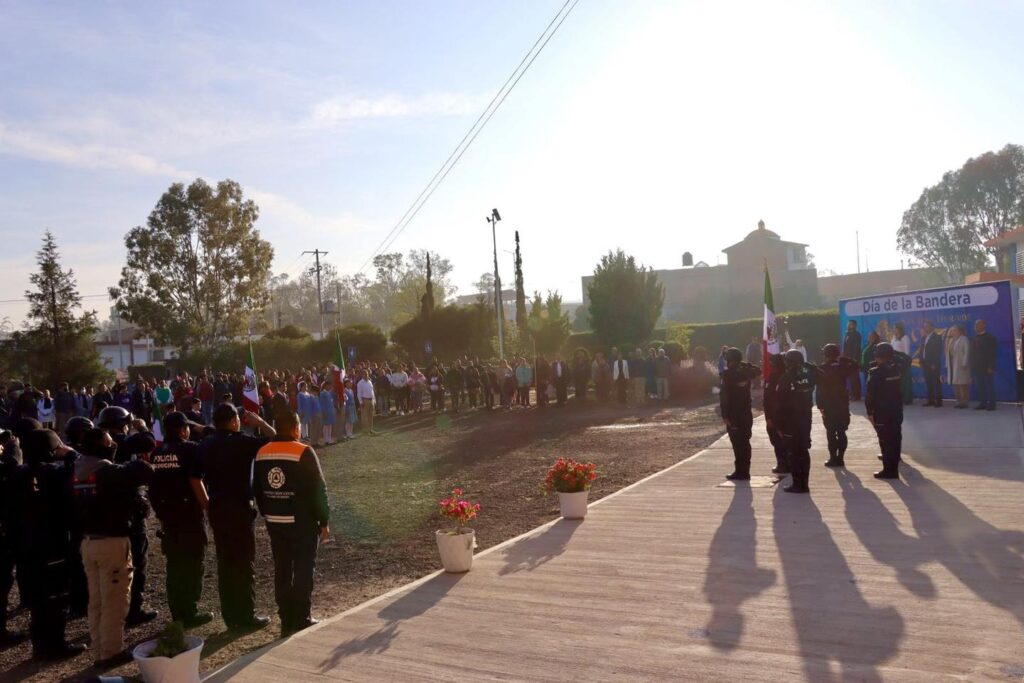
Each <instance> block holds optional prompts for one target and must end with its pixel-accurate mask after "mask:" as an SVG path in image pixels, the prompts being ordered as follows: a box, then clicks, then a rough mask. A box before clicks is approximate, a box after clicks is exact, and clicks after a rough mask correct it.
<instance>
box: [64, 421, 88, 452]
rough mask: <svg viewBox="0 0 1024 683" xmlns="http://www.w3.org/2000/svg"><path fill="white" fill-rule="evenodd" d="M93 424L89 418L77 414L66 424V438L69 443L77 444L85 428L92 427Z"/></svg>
mask: <svg viewBox="0 0 1024 683" xmlns="http://www.w3.org/2000/svg"><path fill="white" fill-rule="evenodd" d="M93 426H94V425H93V423H92V420H90V419H89V418H87V417H82V416H81V415H75V416H74V417H73V418H71V419H70V420H68V421H67V424H65V425H64V438H65V440H66V441H67V442H68V443H69V444H71V445H73V446H77V445H78V443H79V440H80V439H81V438H82V434H84V433H85V430H87V429H92V428H93Z"/></svg>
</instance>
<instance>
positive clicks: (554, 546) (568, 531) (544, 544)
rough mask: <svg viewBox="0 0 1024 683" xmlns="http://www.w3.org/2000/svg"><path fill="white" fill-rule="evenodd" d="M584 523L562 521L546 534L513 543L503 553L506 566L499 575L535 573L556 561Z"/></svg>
mask: <svg viewBox="0 0 1024 683" xmlns="http://www.w3.org/2000/svg"><path fill="white" fill-rule="evenodd" d="M582 522H583V520H582V519H560V520H558V521H557V522H555V523H554V524H552V525H551V526H550V527H548V528H547V529H546V530H545V531H544V533H541V534H538V535H536V536H533V537H532V538H528V539H527V540H525V541H520V542H519V543H513V544H512V545H510V546H509V547H508V548H506V549H505V551H504V552H503V553H502V558H503V559H504V560H505V566H504V567H502V568H501V569H499V570H498V574H499V575H500V576H506V575H508V574H514V573H516V572H523V571H526V572H529V571H533V570H534V569H536V568H537V567H539V566H541V565H542V564H545V563H546V562H550V561H551V560H553V559H555V558H556V557H558V556H559V555H561V554H562V553H564V552H565V550H566V548H568V547H569V539H571V538H572V535H573V534H574V533H576V529H578V528H579V526H580V524H581V523H582Z"/></svg>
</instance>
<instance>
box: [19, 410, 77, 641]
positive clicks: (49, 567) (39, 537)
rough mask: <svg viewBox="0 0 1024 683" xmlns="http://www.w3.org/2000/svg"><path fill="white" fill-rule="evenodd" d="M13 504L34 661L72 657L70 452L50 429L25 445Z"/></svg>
mask: <svg viewBox="0 0 1024 683" xmlns="http://www.w3.org/2000/svg"><path fill="white" fill-rule="evenodd" d="M23 449H24V450H23V453H24V459H25V463H24V464H23V465H22V466H21V467H20V468H19V470H18V473H17V483H16V484H15V487H14V488H15V489H16V490H15V500H16V503H15V504H16V506H17V509H18V512H19V517H20V522H19V523H18V524H17V527H18V529H19V532H20V539H19V549H20V552H21V565H20V566H21V567H24V569H25V579H26V580H25V584H26V586H25V587H26V589H27V590H28V594H29V605H30V609H31V611H32V619H31V625H30V627H29V635H30V637H31V640H32V654H33V657H35V658H36V659H41V660H45V661H53V660H59V659H67V658H69V657H75V656H77V655H79V654H81V653H82V652H84V651H85V650H86V647H85V645H82V644H80V643H79V644H74V645H72V644H70V643H68V642H67V640H65V638H64V629H65V627H66V626H67V601H68V579H69V576H68V562H67V559H68V546H69V544H70V542H71V528H70V527H71V518H72V517H73V510H72V502H71V500H72V499H71V477H72V473H73V470H72V468H71V467H69V462H73V458H69V459H68V462H65V457H66V456H68V455H72V454H73V453H74V451H72V450H71V449H70V448H68V447H67V446H65V445H64V444H63V443H62V442H61V440H60V437H59V436H57V434H56V433H55V432H53V431H51V430H49V429H37V430H35V431H34V432H32V433H31V434H29V435H28V437H27V438H26V439H25V442H24V444H23Z"/></svg>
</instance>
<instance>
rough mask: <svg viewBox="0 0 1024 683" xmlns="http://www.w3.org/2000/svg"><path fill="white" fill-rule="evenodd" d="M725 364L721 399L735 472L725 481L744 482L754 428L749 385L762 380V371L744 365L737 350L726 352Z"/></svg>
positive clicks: (747, 470) (748, 471) (753, 366)
mask: <svg viewBox="0 0 1024 683" xmlns="http://www.w3.org/2000/svg"><path fill="white" fill-rule="evenodd" d="M725 362H726V368H725V370H723V371H722V387H721V389H720V391H719V394H718V399H719V406H720V408H721V412H722V420H723V421H724V422H725V427H726V429H727V430H728V432H729V441H731V442H732V452H733V456H734V458H735V469H734V470H733V473H732V474H729V475H726V477H725V478H726V479H729V480H732V481H745V480H747V479H750V436H751V429H752V428H753V425H754V417H753V414H752V413H751V412H750V382H751V380H753V379H755V378H757V377H760V375H761V368H759V367H757V366H756V365H751V364H750V363H744V362H743V352H742V351H740V350H739V349H736V348H730V349H727V350H726V352H725Z"/></svg>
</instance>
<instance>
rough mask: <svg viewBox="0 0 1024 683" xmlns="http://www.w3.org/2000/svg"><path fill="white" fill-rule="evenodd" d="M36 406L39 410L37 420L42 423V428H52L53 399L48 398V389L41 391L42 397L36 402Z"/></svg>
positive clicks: (53, 416) (54, 415)
mask: <svg viewBox="0 0 1024 683" xmlns="http://www.w3.org/2000/svg"><path fill="white" fill-rule="evenodd" d="M36 408H37V409H38V410H39V421H40V422H41V423H42V424H43V429H53V421H54V419H55V418H56V411H55V409H54V406H53V399H52V398H50V390H49V389H47V390H45V391H44V392H43V397H42V398H41V399H39V401H38V402H37V403H36Z"/></svg>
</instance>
